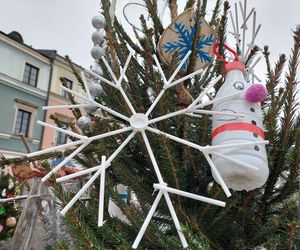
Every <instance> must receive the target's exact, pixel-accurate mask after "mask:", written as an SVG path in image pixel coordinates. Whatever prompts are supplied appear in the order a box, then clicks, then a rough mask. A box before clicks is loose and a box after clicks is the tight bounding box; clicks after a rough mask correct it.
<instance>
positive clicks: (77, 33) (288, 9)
mask: <svg viewBox="0 0 300 250" xmlns="http://www.w3.org/2000/svg"><path fill="white" fill-rule="evenodd" d="M118 1H119V3H118V5H117V15H119V16H122V15H121V13H122V8H123V7H122V6H123V5H124V2H128V1H127V0H118ZM129 1H131V2H133V1H134V0H129ZM159 1H162V0H159ZM99 2H100V0H0V3H1V4H0V30H1V31H3V32H5V33H9V32H11V31H12V30H16V31H18V32H20V33H21V34H22V36H23V38H24V41H25V43H26V44H28V45H32V46H33V47H34V48H38V49H55V50H57V51H58V53H59V54H60V55H62V56H64V55H66V54H68V55H69V56H70V57H71V58H72V60H73V61H74V62H76V63H78V64H79V65H82V66H84V67H88V66H89V65H90V64H91V63H92V58H91V56H90V49H91V47H92V42H91V38H90V37H91V34H92V32H93V31H94V29H93V27H92V25H91V22H90V20H91V18H92V17H93V16H94V15H96V14H97V11H98V10H99ZM178 2H179V3H181V4H180V5H183V3H185V2H186V1H185V0H184V1H183V0H182V1H181V0H179V1H178ZM208 2H210V3H212V2H213V3H214V2H215V1H212V0H210V1H208ZM229 2H230V3H231V5H233V4H234V3H235V2H236V0H230V1H229ZM248 6H249V10H250V7H255V8H256V10H257V18H258V21H257V22H258V23H261V24H262V29H261V31H260V33H259V37H258V45H260V46H263V45H269V46H270V50H271V52H272V58H273V59H274V58H277V56H278V54H279V53H289V52H290V48H291V46H292V31H291V30H292V29H295V27H296V24H300V1H299V0H284V1H282V0H248ZM209 9H212V7H210V6H209ZM137 12H138V11H136V10H135V11H134V12H133V13H131V14H130V16H132V17H134V16H137V15H138V13H137ZM209 16H210V12H208V16H207V18H208V19H209ZM122 23H125V22H124V21H123V22H122ZM0 56H1V55H0Z"/></svg>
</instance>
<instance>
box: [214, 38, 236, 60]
mask: <svg viewBox="0 0 300 250" xmlns="http://www.w3.org/2000/svg"><path fill="white" fill-rule="evenodd" d="M219 46H220V43H218V42H216V43H214V46H213V52H214V53H215V55H216V56H217V57H218V58H219V59H220V60H221V61H223V62H224V63H228V61H226V60H225V58H224V57H223V56H221V55H220V54H219V52H218V51H217V48H218V47H219ZM223 46H224V47H225V48H226V49H227V50H228V51H230V52H231V53H232V54H233V55H234V61H239V55H238V54H237V53H236V51H234V50H233V49H232V48H230V47H229V46H228V45H226V44H224V45H223Z"/></svg>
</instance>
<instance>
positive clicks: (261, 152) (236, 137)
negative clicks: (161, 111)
mask: <svg viewBox="0 0 300 250" xmlns="http://www.w3.org/2000/svg"><path fill="white" fill-rule="evenodd" d="M216 46H218V44H217V45H216ZM226 47H227V46H226ZM217 55H218V54H217ZM218 56H219V57H220V55H218ZM235 58H236V59H235V60H236V61H234V62H230V63H227V62H226V61H225V62H226V65H225V74H226V76H225V82H224V83H223V85H222V86H221V88H220V89H219V91H218V92H217V94H216V97H215V98H217V99H220V98H223V97H225V96H228V95H229V94H234V93H237V94H238V95H237V97H236V98H234V99H230V100H228V99H227V100H224V101H222V102H221V101H220V102H217V103H215V104H214V105H213V108H212V110H213V111H226V112H229V113H232V114H241V115H242V117H241V116H240V117H228V116H227V117H226V116H224V115H213V120H212V127H213V131H212V145H213V146H216V145H225V144H235V143H249V142H253V143H254V145H252V146H249V147H245V148H234V149H233V148H220V149H216V150H215V152H216V153H217V154H214V155H213V156H212V161H213V163H214V164H215V166H216V168H217V169H218V171H219V173H220V175H221V176H222V177H223V179H224V181H225V183H226V185H227V186H228V187H229V188H232V189H234V190H238V191H240V190H247V191H249V190H253V189H255V188H259V187H261V186H262V185H264V183H265V182H266V180H267V178H268V175H269V168H268V160H267V154H266V149H265V146H264V145H258V144H257V145H256V144H255V142H257V143H258V142H261V141H263V140H264V131H263V123H262V111H261V106H260V102H259V101H260V98H258V99H257V101H258V102H249V101H248V100H246V97H245V93H247V91H248V89H249V88H251V87H252V86H253V85H251V83H249V82H247V81H246V80H245V74H246V68H245V65H244V64H243V63H242V62H239V61H238V56H237V55H236V54H235ZM239 93H240V95H239ZM253 100H254V99H253ZM218 154H221V155H223V156H225V157H223V156H219V155H218ZM226 157H230V158H232V159H234V160H236V162H232V161H231V162H230V161H228V159H226ZM216 181H217V180H216Z"/></svg>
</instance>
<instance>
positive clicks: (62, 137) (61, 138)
mask: <svg viewBox="0 0 300 250" xmlns="http://www.w3.org/2000/svg"><path fill="white" fill-rule="evenodd" d="M58 126H59V127H60V128H63V129H65V130H68V128H69V124H68V123H65V122H59V124H58ZM67 139H68V135H67V134H65V133H62V132H57V137H56V145H62V144H66V143H67Z"/></svg>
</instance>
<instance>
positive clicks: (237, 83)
mask: <svg viewBox="0 0 300 250" xmlns="http://www.w3.org/2000/svg"><path fill="white" fill-rule="evenodd" d="M233 86H234V88H235V89H237V90H243V89H244V83H242V82H236V83H234V84H233Z"/></svg>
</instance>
